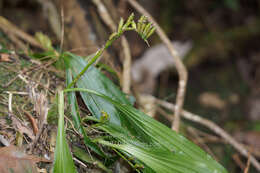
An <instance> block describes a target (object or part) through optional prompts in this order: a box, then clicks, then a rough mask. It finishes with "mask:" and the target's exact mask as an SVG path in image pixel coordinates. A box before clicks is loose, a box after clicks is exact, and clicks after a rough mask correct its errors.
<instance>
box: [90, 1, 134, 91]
mask: <svg viewBox="0 0 260 173" xmlns="http://www.w3.org/2000/svg"><path fill="white" fill-rule="evenodd" d="M92 2H93V3H94V4H95V5H96V6H97V8H98V12H99V15H100V17H101V18H102V20H103V21H104V23H105V24H106V25H107V26H108V27H109V28H110V30H111V31H112V32H115V31H116V29H117V25H116V24H115V22H114V21H113V19H112V17H111V16H110V14H109V12H108V11H107V9H106V7H105V5H104V4H103V3H102V1H101V0H92ZM121 44H122V47H123V54H124V62H123V81H122V88H123V92H125V93H128V94H129V93H130V87H131V52H130V47H129V44H128V41H127V39H126V37H125V36H122V39H121Z"/></svg>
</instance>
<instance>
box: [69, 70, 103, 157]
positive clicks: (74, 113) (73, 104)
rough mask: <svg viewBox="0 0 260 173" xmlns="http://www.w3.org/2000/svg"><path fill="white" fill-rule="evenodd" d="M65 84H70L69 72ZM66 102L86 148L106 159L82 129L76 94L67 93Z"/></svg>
mask: <svg viewBox="0 0 260 173" xmlns="http://www.w3.org/2000/svg"><path fill="white" fill-rule="evenodd" d="M66 79H67V80H66V83H67V85H68V84H69V83H71V82H72V74H71V70H69V69H68V70H66ZM68 102H69V105H70V107H71V115H72V118H73V124H74V126H75V128H76V129H77V130H79V132H80V133H81V134H82V135H83V138H84V143H85V145H86V146H88V147H89V148H90V149H92V150H93V151H94V152H96V153H97V154H99V155H100V156H102V157H106V156H105V154H104V153H103V152H102V151H101V150H100V149H99V147H98V145H97V144H95V143H94V142H92V141H91V139H90V138H89V137H88V136H87V134H86V131H85V129H84V127H83V126H82V124H81V118H80V115H79V112H78V109H79V108H78V105H77V100H76V94H75V92H69V93H68Z"/></svg>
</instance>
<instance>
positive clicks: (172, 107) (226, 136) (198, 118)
mask: <svg viewBox="0 0 260 173" xmlns="http://www.w3.org/2000/svg"><path fill="white" fill-rule="evenodd" d="M154 99H155V100H156V103H157V104H159V105H161V106H163V107H165V108H167V109H169V110H175V109H176V106H175V105H174V104H172V103H169V102H166V101H162V100H159V99H156V98H155V97H154ZM182 117H183V118H186V119H188V120H190V121H193V122H196V123H199V124H201V125H204V126H206V127H207V128H209V129H211V130H212V131H213V132H215V133H216V134H218V135H219V136H221V137H222V138H223V139H224V140H226V141H227V143H229V144H230V145H232V146H233V147H234V148H235V149H236V150H237V151H238V152H239V153H240V154H241V155H243V156H245V157H247V158H249V156H250V152H249V151H248V150H247V149H246V148H245V147H244V146H243V145H242V144H240V143H239V142H237V141H236V139H235V138H233V137H232V136H231V135H230V134H228V133H227V132H226V131H224V130H223V129H222V128H220V127H219V126H218V125H217V124H215V123H214V122H212V121H210V120H208V119H205V118H202V117H201V116H199V115H196V114H193V113H191V112H188V111H186V110H182ZM250 162H251V163H252V165H254V167H255V168H256V169H257V170H258V171H260V163H259V162H258V161H257V160H256V158H255V157H254V156H253V155H251V158H250Z"/></svg>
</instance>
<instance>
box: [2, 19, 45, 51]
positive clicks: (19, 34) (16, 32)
mask: <svg viewBox="0 0 260 173" xmlns="http://www.w3.org/2000/svg"><path fill="white" fill-rule="evenodd" d="M6 28H7V29H8V32H9V33H12V34H14V35H15V36H17V37H19V38H21V39H23V40H24V41H26V42H28V43H30V44H31V45H33V46H35V47H38V48H41V49H44V48H43V47H42V45H41V44H40V43H39V42H38V41H36V39H35V38H34V37H32V36H30V35H29V34H27V33H25V32H23V31H22V30H21V29H19V28H18V27H16V26H15V25H14V24H12V23H11V22H9V21H8V20H7V19H5V18H4V17H3V16H0V29H2V30H6Z"/></svg>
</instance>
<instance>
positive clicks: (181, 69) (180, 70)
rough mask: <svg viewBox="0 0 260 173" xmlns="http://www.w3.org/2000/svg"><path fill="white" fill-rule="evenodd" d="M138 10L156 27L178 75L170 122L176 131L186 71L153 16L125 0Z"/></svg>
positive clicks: (134, 0)
mask: <svg viewBox="0 0 260 173" xmlns="http://www.w3.org/2000/svg"><path fill="white" fill-rule="evenodd" d="M127 1H128V2H129V3H130V4H131V5H132V6H133V7H134V8H135V9H136V10H137V11H138V12H140V13H141V14H143V15H145V16H147V18H148V20H149V21H150V22H151V23H153V24H154V27H155V28H156V32H157V34H158V35H159V37H160V38H161V40H162V41H163V43H164V44H165V45H166V47H167V48H168V50H169V52H170V54H171V55H172V57H173V58H174V61H175V66H176V69H177V72H178V75H179V87H178V91H177V98H176V108H175V109H174V113H175V114H174V121H173V123H172V129H173V130H176V131H178V130H179V125H180V114H181V112H182V106H183V103H184V97H185V92H186V84H187V79H188V72H187V70H186V68H185V66H184V64H183V63H182V61H181V59H180V57H179V56H178V53H177V52H176V50H175V49H174V47H173V46H172V44H171V41H170V40H169V38H168V37H167V36H166V34H165V33H164V31H163V30H162V29H161V27H160V26H159V25H158V23H157V22H156V21H155V20H154V19H153V17H152V16H151V15H150V14H149V13H148V12H147V11H146V10H145V9H144V8H143V7H142V6H141V5H140V4H138V2H136V0H127Z"/></svg>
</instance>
